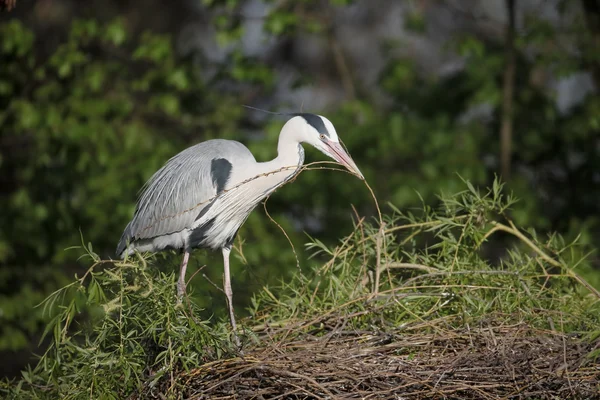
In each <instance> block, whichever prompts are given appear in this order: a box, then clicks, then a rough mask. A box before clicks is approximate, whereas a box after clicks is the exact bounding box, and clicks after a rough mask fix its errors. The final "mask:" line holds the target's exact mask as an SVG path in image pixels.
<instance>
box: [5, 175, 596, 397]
mask: <svg viewBox="0 0 600 400" xmlns="http://www.w3.org/2000/svg"><path fill="white" fill-rule="evenodd" d="M465 185H466V189H465V191H463V192H461V193H458V194H456V195H453V196H447V197H441V198H440V200H441V201H440V203H441V206H440V207H439V208H438V209H435V210H434V209H431V208H428V207H426V206H424V207H423V212H422V213H420V215H419V216H418V217H417V216H415V215H412V214H405V213H402V212H400V211H399V210H397V209H394V208H393V207H392V210H393V213H392V214H391V215H387V216H381V217H380V218H379V219H378V220H375V221H372V222H369V221H366V220H364V219H358V218H357V221H356V224H355V229H354V231H353V232H352V233H351V234H350V235H349V236H347V237H346V238H343V239H342V240H340V242H339V244H338V245H337V246H335V247H328V246H326V245H324V244H323V243H321V242H319V241H318V240H313V241H312V242H311V243H309V244H308V245H307V250H308V251H310V252H312V253H313V254H314V256H315V257H320V259H323V263H322V266H321V267H319V268H315V269H313V270H310V271H305V272H303V273H302V272H298V273H297V274H296V275H295V276H294V277H293V278H292V279H291V280H289V281H285V282H281V284H280V285H279V286H278V287H274V288H267V287H266V288H264V289H263V290H261V291H260V292H259V293H257V294H256V295H255V296H254V298H253V299H252V304H251V305H250V307H249V311H250V317H248V318H246V319H245V320H243V321H242V323H241V325H242V331H241V332H240V336H241V338H242V341H243V348H242V352H243V353H240V352H239V349H236V348H235V347H234V346H233V345H232V343H233V342H232V340H231V337H230V335H231V333H230V331H229V326H228V324H226V323H224V322H220V321H207V320H201V319H199V318H198V317H197V315H199V314H200V311H201V310H200V309H199V308H198V307H197V305H195V303H194V302H193V301H190V300H189V299H188V300H187V301H184V303H183V304H179V305H177V304H176V300H175V281H176V273H175V272H172V273H162V272H160V271H159V269H158V268H156V267H155V266H153V265H151V264H150V263H149V261H151V260H152V259H149V258H148V257H145V256H141V255H137V256H135V257H132V258H130V259H128V260H125V261H123V262H114V261H106V260H100V259H99V258H98V257H97V256H96V255H95V254H94V252H93V250H92V248H91V245H90V246H88V247H87V249H86V255H87V256H88V257H90V260H91V264H92V266H91V267H90V269H89V270H88V271H87V273H86V274H85V275H84V276H82V277H81V278H80V279H77V280H76V281H74V282H73V283H72V284H70V285H68V286H67V287H65V288H63V289H61V290H59V291H57V292H55V293H54V294H52V295H51V296H50V297H49V298H48V299H47V300H46V301H45V302H44V304H43V305H42V306H43V307H45V308H46V309H47V310H48V312H54V313H55V316H54V319H53V320H52V322H51V323H50V324H49V325H48V328H47V334H48V335H52V339H53V340H52V345H51V346H50V348H49V349H48V351H47V352H46V353H45V354H44V355H42V356H41V358H40V362H39V364H38V365H37V366H36V367H35V368H32V369H30V370H28V371H24V372H23V378H22V379H21V380H19V381H16V382H4V383H2V385H1V386H0V390H2V391H3V392H4V393H5V395H6V396H7V397H9V398H19V399H46V398H63V399H80V398H94V399H95V398H115V399H117V398H118V399H122V398H154V397H156V398H188V397H198V398H202V396H204V397H205V398H219V397H227V396H232V395H234V394H235V395H236V396H238V397H240V398H246V397H248V398H252V397H254V396H258V395H259V394H260V395H261V396H263V397H264V398H276V397H277V396H280V397H286V398H335V397H336V396H342V395H345V396H351V395H353V394H357V393H362V394H361V396H363V397H365V396H371V397H373V398H387V396H390V395H391V394H392V393H401V394H402V395H404V396H406V397H405V398H431V397H435V396H438V397H446V398H506V397H510V396H516V397H519V396H520V397H529V398H550V397H544V396H546V394H544V393H547V394H548V393H549V396H552V395H554V396H559V397H564V396H565V395H566V396H567V397H571V398H588V397H589V396H590V393H594V391H597V390H598V389H600V387H599V386H598V383H597V382H598V379H600V368H599V367H598V358H599V356H600V342H599V341H598V338H599V337H600V328H598V327H599V326H600V301H599V300H600V293H599V292H598V290H597V288H594V287H592V286H591V285H589V284H588V283H587V282H586V281H585V279H583V278H582V277H580V276H579V275H578V266H580V265H581V264H582V263H583V262H585V256H586V251H587V250H586V249H585V248H583V247H582V246H580V245H579V244H578V242H577V241H574V242H565V241H564V239H563V238H562V237H561V236H560V235H557V234H554V235H550V236H544V237H540V235H538V234H537V233H536V232H534V231H525V230H522V229H519V228H517V227H516V226H515V225H514V224H513V223H512V222H511V220H510V218H509V217H508V215H509V212H510V207H512V206H513V205H514V203H515V201H514V199H512V198H511V197H510V196H506V195H505V194H503V193H502V187H501V185H500V184H498V183H495V184H494V186H493V187H492V188H491V189H489V190H487V191H486V192H484V193H480V191H479V190H477V189H476V188H474V187H472V186H471V185H470V184H469V183H468V182H466V183H465ZM532 338H533V339H532ZM515 348H518V349H520V350H519V351H520V352H521V353H522V352H525V355H524V357H525V358H523V357H517V356H516V355H515V354H512V355H510V354H509V353H510V350H511V349H515ZM549 349H550V350H549ZM500 350H501V351H500ZM548 351H554V353H552V357H550V356H549V355H548V354H549V353H548ZM499 353H502V354H503V355H502V357H500V356H499V355H498V354H499ZM513 353H514V351H513ZM468 354H470V356H468V357H467V355H468ZM519 354H520V353H519ZM316 355H319V357H320V358H319V359H320V360H321V361H319V362H318V363H316V362H315V357H316ZM469 357H470V358H469ZM498 357H500V358H498ZM527 357H529V358H527ZM532 357H533V358H532ZM286 360H287V361H286ZM290 360H291V361H290ZM490 360H494V362H492V363H490ZM523 360H529V361H527V363H528V364H527V363H526V364H524V362H525V361H523ZM532 360H533V361H532ZM535 360H538V361H535ZM556 360H559V361H560V362H559V361H556ZM292 361H293V362H292ZM450 361H451V364H448V363H449V362H450ZM499 361H501V363H500V364H501V365H503V366H504V367H502V368H504V369H502V368H500V369H498V368H499V367H498V366H497V365H496V364H498V362H499ZM394 363H398V364H397V366H396V367H394V368H391V369H390V365H396V364H394ZM524 365H530V366H531V368H525V367H523V366H524ZM403 366H404V367H403ZM406 366H410V368H405V367H406ZM443 366H445V369H443V370H440V368H441V367H443ZM474 366H476V367H477V368H474ZM342 367H343V368H345V369H343V370H340V368H342ZM461 368H462V369H461ZM561 368H562V369H561ZM336 371H337V376H336ZM449 371H451V372H452V373H450V372H449ZM456 371H463V372H464V374H465V376H464V378H460V377H457V375H456ZM510 371H512V372H510ZM536 371H537V372H536ZM540 371H545V372H544V373H545V374H546V375H544V377H543V378H536V376H537V375H536V374H540V373H541V372H540ZM561 371H562V372H561ZM565 371H566V372H565ZM561 373H562V375H560V374H561ZM511 374H512V375H511ZM365 376H369V377H370V378H369V379H366V378H365ZM461 376H462V375H461ZM504 378H506V379H504ZM534 378H535V379H534ZM503 379H504V380H503ZM486 380H487V381H486ZM544 385H545V386H544ZM540 387H541V388H542V389H543V390H542V389H539V388H540ZM482 388H487V389H485V390H483V389H482ZM482 390H483V392H482ZM540 390H541V391H540ZM544 391H545V392H544ZM244 393H246V394H244ZM261 393H262V394H261ZM482 393H486V394H485V396H483V395H482ZM419 396H421V397H419ZM482 396H483V397H482ZM486 396H487V397H486ZM578 396H581V397H578Z"/></svg>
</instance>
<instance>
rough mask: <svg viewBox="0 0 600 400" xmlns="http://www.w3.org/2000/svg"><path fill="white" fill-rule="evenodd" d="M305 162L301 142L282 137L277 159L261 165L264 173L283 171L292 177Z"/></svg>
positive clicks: (278, 146)
mask: <svg viewBox="0 0 600 400" xmlns="http://www.w3.org/2000/svg"><path fill="white" fill-rule="evenodd" d="M303 162H304V149H303V148H302V145H301V144H300V142H299V141H297V140H289V138H286V137H285V136H280V138H279V143H278V144H277V157H275V158H274V159H272V160H271V161H267V162H263V163H260V164H261V167H262V168H261V169H262V170H263V172H264V173H269V172H279V171H281V172H289V174H290V175H291V174H293V173H294V172H295V171H296V170H297V169H298V167H299V165H301V164H302V163H303Z"/></svg>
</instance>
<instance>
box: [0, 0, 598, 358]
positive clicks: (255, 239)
mask: <svg viewBox="0 0 600 400" xmlns="http://www.w3.org/2000/svg"><path fill="white" fill-rule="evenodd" d="M353 3H354V2H353V1H352V0H331V1H316V0H303V1H283V2H274V1H270V2H268V6H269V7H268V9H267V12H266V15H265V16H264V19H263V18H262V16H260V17H261V18H260V20H261V21H263V22H264V26H263V31H264V32H263V34H264V39H265V41H268V42H269V43H279V41H280V42H281V43H286V46H288V45H289V46H295V44H294V43H296V42H302V41H303V39H305V38H306V36H307V35H310V38H311V39H312V40H315V42H318V43H324V44H325V45H326V46H328V47H324V53H323V54H324V55H325V56H326V57H327V59H326V61H327V64H328V68H327V69H326V70H324V71H323V72H322V74H321V75H319V74H317V73H316V72H315V69H311V68H308V67H307V66H306V65H305V64H304V63H296V62H294V64H293V65H290V64H289V60H288V59H287V56H281V58H278V57H279V56H278V55H277V54H270V55H269V56H268V57H264V56H263V55H262V54H261V55H258V56H254V55H252V56H250V55H248V54H246V53H245V52H244V50H243V45H242V43H241V40H240V39H241V38H242V37H243V35H244V34H245V33H246V32H245V29H246V27H247V26H248V24H247V22H248V21H250V19H252V18H254V19H256V18H255V17H256V16H254V15H246V14H245V10H246V7H245V5H246V4H247V1H245V0H203V1H202V4H204V5H205V7H207V10H208V11H209V12H210V13H212V14H211V15H212V19H211V21H210V22H211V23H212V25H213V28H214V29H215V31H216V37H217V40H218V44H220V45H221V46H222V47H223V48H222V49H221V50H222V51H223V54H224V55H225V56H224V58H223V60H222V61H211V60H209V59H207V58H206V57H204V56H205V54H202V52H201V51H198V53H196V54H193V55H192V56H190V57H180V56H178V55H177V54H176V51H175V48H174V45H173V38H172V37H170V36H168V35H158V34H153V33H149V32H146V33H143V34H141V35H132V34H131V32H129V31H128V27H129V26H131V24H129V21H127V20H126V19H123V18H118V19H116V20H113V21H108V22H107V21H101V20H99V19H98V20H76V21H73V22H72V23H69V24H65V28H64V30H65V31H64V32H63V34H62V35H60V37H61V38H62V39H61V40H60V41H59V43H58V45H57V46H56V47H53V46H54V44H52V45H50V44H49V43H52V41H47V40H45V37H44V34H40V33H34V30H31V29H28V28H26V27H25V26H24V25H23V24H22V23H19V22H17V21H15V20H12V21H8V22H2V24H1V25H0V58H1V59H2V63H1V65H0V144H1V146H2V152H1V154H0V183H1V184H2V185H0V186H1V187H2V188H1V189H0V191H1V193H2V196H0V207H1V208H2V210H3V212H2V213H1V214H0V227H1V229H0V271H1V272H0V275H1V276H0V278H1V279H0V293H2V297H1V298H0V300H1V303H2V308H1V312H0V350H3V349H4V350H6V349H11V350H13V349H19V348H22V347H24V346H25V344H26V343H27V342H29V341H31V340H34V341H37V336H38V335H39V332H40V331H41V330H42V329H43V326H44V324H45V319H44V317H43V316H42V315H41V313H40V312H39V309H34V308H33V305H34V304H37V303H38V302H39V301H41V299H42V298H43V297H44V296H45V295H46V294H47V293H49V292H51V291H52V290H54V289H55V288H56V287H58V286H60V285H63V284H64V282H65V279H66V278H65V275H67V276H72V275H73V274H74V273H79V274H81V272H82V271H83V268H84V267H83V265H82V264H81V262H78V261H77V254H76V252H73V251H64V249H65V248H69V247H71V246H73V245H74V244H76V243H79V241H80V233H81V234H83V236H84V237H85V238H86V240H89V241H91V242H93V243H94V246H95V249H96V252H97V253H98V254H100V255H101V256H102V258H107V257H109V256H113V254H112V252H113V249H114V246H115V243H116V242H117V241H118V238H119V235H120V234H121V232H122V229H123V227H124V226H125V224H126V223H127V221H128V220H129V218H130V217H131V215H132V213H133V210H134V202H135V195H136V193H137V191H138V190H139V188H140V187H142V185H143V183H144V182H145V181H146V180H147V179H148V178H149V177H150V176H151V174H152V173H153V172H154V171H156V170H157V169H158V168H159V167H160V166H161V165H162V164H163V163H164V162H165V161H166V160H167V159H168V158H169V157H171V156H172V155H174V154H175V153H177V152H178V151H179V150H181V149H183V148H184V147H186V146H188V145H191V144H193V143H197V142H199V141H202V140H205V139H209V138H215V137H223V138H235V139H236V140H242V141H244V142H246V144H248V146H249V147H250V148H251V150H252V151H253V153H254V154H255V155H256V158H257V159H258V160H260V161H264V160H267V159H269V158H271V157H273V156H275V151H276V141H277V134H278V132H279V129H280V127H281V125H282V121H281V120H277V119H276V118H270V119H269V121H270V122H268V123H267V124H266V125H264V126H263V125H261V124H256V123H254V122H252V120H251V118H249V116H248V113H247V111H246V110H244V109H243V108H241V104H243V103H249V104H255V103H256V102H262V101H264V100H266V101H267V102H268V101H269V99H270V98H271V97H272V94H273V91H274V89H275V88H277V90H280V85H279V81H280V80H282V78H284V75H283V74H282V73H281V71H282V70H286V71H287V70H288V69H291V70H293V71H294V72H295V73H296V74H297V75H298V80H297V81H296V82H294V85H295V86H302V85H315V86H316V85H320V84H321V82H322V80H323V79H327V80H333V81H335V80H336V79H338V78H339V77H346V78H347V79H348V80H349V81H350V83H351V85H353V86H354V88H355V93H354V94H352V95H350V93H348V100H346V101H342V102H341V103H340V104H339V105H336V106H335V107H333V106H332V107H331V108H330V109H328V110H315V109H311V104H312V100H313V99H310V98H303V99H302V100H303V101H304V104H305V109H306V110H307V111H313V112H318V113H320V114H323V115H326V116H327V117H328V118H329V119H331V120H332V122H333V123H334V125H335V126H336V129H337V132H338V133H339V134H340V137H341V138H342V139H343V140H344V142H345V144H346V145H347V147H348V149H349V151H350V153H351V154H352V156H353V158H354V159H355V161H356V162H357V165H358V166H359V167H360V168H361V170H362V171H363V173H364V174H365V176H366V177H367V181H368V182H369V184H370V185H371V186H372V188H373V190H374V192H375V193H376V195H377V197H378V198H379V199H380V201H381V202H382V204H386V203H387V202H391V203H392V204H394V205H395V206H396V207H397V208H398V209H401V210H403V212H404V213H413V214H414V218H417V217H422V216H424V217H427V215H428V214H427V213H428V212H429V211H427V212H423V211H422V210H421V206H422V204H427V205H428V206H429V207H431V209H434V210H435V209H438V208H439V207H444V206H445V203H444V202H443V201H442V200H441V199H439V198H438V193H440V192H442V193H456V192H457V191H459V190H461V189H462V188H463V183H462V181H461V177H462V178H464V179H466V180H468V181H470V182H472V184H473V185H475V186H478V185H491V184H492V181H493V178H494V175H495V173H497V172H498V160H499V138H498V132H499V121H500V112H501V100H502V99H501V93H502V74H503V72H504V62H505V61H504V49H503V43H502V42H501V41H496V40H495V39H492V38H487V39H486V38H485V37H484V36H483V35H477V36H474V35H472V34H465V33H462V32H458V33H457V34H456V35H455V36H453V37H450V38H448V39H449V40H448V41H447V42H446V43H447V45H446V49H447V50H448V51H450V52H451V53H456V54H458V55H460V56H462V57H463V62H464V68H463V69H460V70H458V71H457V72H454V73H449V74H444V75H439V76H438V75H435V76H434V75H429V74H428V73H426V72H423V71H428V70H429V69H426V68H425V69H424V68H422V66H421V65H418V63H417V62H416V61H415V60H414V59H410V58H408V57H407V56H406V54H408V53H407V52H406V51H405V50H406V48H405V45H406V43H404V42H402V41H400V40H398V41H394V40H395V39H394V38H389V39H385V40H383V39H382V40H381V41H380V42H374V43H372V46H373V48H381V55H382V56H383V57H384V62H385V65H384V68H383V69H382V70H381V72H380V74H379V77H378V80H377V81H376V82H375V83H374V84H373V85H367V84H365V83H364V82H360V80H359V79H356V76H354V75H353V73H354V72H355V66H354V64H353V60H352V57H350V56H348V54H345V53H346V47H345V46H346V44H345V42H344V41H343V39H344V38H341V37H336V34H337V33H338V31H337V29H336V27H337V25H336V24H338V23H339V21H333V20H332V19H331V16H333V15H336V12H337V11H340V10H343V11H348V10H346V9H344V8H345V7H349V6H353ZM566 3H572V2H566V1H564V2H561V4H562V6H561V7H562V8H559V9H557V12H558V13H559V14H560V15H561V17H562V19H561V29H556V28H554V27H553V26H552V25H551V24H549V23H548V21H545V20H544V19H543V16H540V15H536V14H528V15H523V16H522V17H523V18H522V19H521V18H520V20H522V21H523V24H522V27H521V28H520V29H519V32H518V34H517V37H516V45H517V68H516V74H517V75H516V85H515V104H514V118H515V119H514V135H513V157H512V160H513V168H512V169H513V178H512V180H511V181H510V182H509V185H510V189H511V190H512V191H513V192H514V193H515V195H516V197H518V198H519V199H521V201H520V202H519V203H518V206H516V207H515V208H513V209H511V210H509V211H507V218H510V219H511V220H512V221H514V222H515V224H516V225H518V226H530V227H532V229H535V232H537V234H538V235H540V237H542V236H543V235H544V233H545V232H548V231H550V230H556V231H558V232H561V233H562V234H563V235H564V237H565V238H567V239H568V241H573V240H575V239H576V238H578V243H583V244H585V245H587V246H591V247H594V248H595V247H596V246H597V243H596V240H595V237H597V233H598V231H599V225H598V221H599V220H598V219H597V218H596V217H595V216H596V215H598V213H599V211H600V209H599V207H598V201H597V199H598V198H599V195H600V186H599V185H598V182H597V179H596V178H597V176H596V175H597V171H598V170H599V169H600V165H599V162H600V161H599V160H600V158H599V157H598V154H597V153H598V150H597V146H596V138H597V137H598V133H599V131H600V119H599V118H598V115H600V113H599V112H600V101H599V97H598V94H597V93H594V92H590V93H589V94H587V95H586V96H585V97H584V98H583V99H582V101H581V103H579V104H577V105H576V106H575V107H572V108H569V109H566V110H562V109H560V108H559V107H558V106H557V103H556V101H555V100H556V99H555V97H554V94H553V93H552V92H551V91H550V90H549V89H548V87H549V83H550V81H551V80H553V79H554V77H570V76H573V75H574V74H579V73H582V72H586V71H588V70H589V69H590V68H593V67H594V66H595V65H597V60H598V57H599V54H600V52H599V51H598V48H597V42H595V41H594V38H593V36H592V35H591V34H590V32H589V29H588V28H587V24H586V23H585V20H584V18H585V15H583V14H581V13H577V12H573V10H572V9H571V8H569V7H567V6H566V5H565V4H566ZM390 4H391V3H390ZM436 6H437V5H434V6H432V7H436ZM427 19H428V14H427V13H426V12H424V11H423V10H421V9H417V8H414V9H412V11H411V12H410V13H409V14H408V15H407V18H406V19H405V20H404V21H400V22H399V23H402V22H403V23H404V26H405V28H406V29H409V30H410V31H411V34H415V35H416V34H420V33H421V34H424V35H425V34H428V32H427V31H428V25H427V23H428V20H427ZM254 22H256V21H254ZM177 26H180V24H177ZM457 26H458V24H457ZM565 32H568V38H567V42H568V43H569V45H568V46H566V47H568V49H567V50H568V51H567V50H565V46H564V43H565V40H564V39H565V36H564V35H565ZM182 35H183V33H182ZM301 35H302V36H301ZM350 39H352V38H350ZM399 39H400V38H399ZM334 44H337V45H339V49H340V52H339V53H337V52H336V51H335V49H334V48H333V47H331V46H333V45H334ZM294 49H295V47H294V48H293V49H292V50H294ZM402 54H404V56H402ZM525 55H526V56H525ZM340 58H341V59H342V61H344V62H343V63H342V64H345V65H346V66H347V68H348V70H349V75H347V74H346V73H345V72H344V70H343V69H341V68H340V65H341V64H340V63H339V59H340ZM294 60H295V59H294ZM295 61H297V60H295ZM286 62H287V64H286ZM282 66H284V67H285V68H282ZM213 72H215V73H214V75H213ZM334 83H335V82H334ZM381 95H382V96H383V97H384V98H385V101H380V99H381ZM255 105H256V104H255ZM279 106H281V107H282V108H286V107H285V106H286V105H277V107H279ZM482 110H483V111H482ZM249 131H251V132H252V133H254V132H256V131H260V132H263V135H261V136H260V137H259V140H254V136H253V135H248V136H244V134H245V133H246V132H249ZM317 159H318V160H321V159H322V155H321V154H318V153H317V152H316V151H314V150H312V149H307V161H309V162H310V161H314V160H317ZM347 178H348V179H347ZM332 194H333V195H332ZM352 205H354V206H355V208H356V210H357V213H358V215H361V216H362V215H366V216H371V215H374V213H375V212H376V210H375V206H374V203H373V200H372V198H371V196H370V194H369V191H368V190H367V189H366V188H365V187H364V186H362V184H361V183H360V182H359V181H358V180H355V179H351V178H349V177H348V176H346V175H343V174H339V173H334V172H331V171H306V172H303V173H302V174H301V175H300V176H299V177H298V179H296V181H295V182H294V183H293V184H292V185H287V186H285V187H284V188H282V189H281V190H279V191H278V192H277V193H276V194H275V195H273V196H272V197H271V198H270V199H269V201H268V203H267V209H268V210H269V213H270V214H271V215H272V216H273V218H274V219H275V220H276V221H277V222H278V223H279V224H281V225H282V226H283V228H284V229H285V230H286V232H287V233H288V235H289V236H290V238H291V241H292V243H293V244H294V245H295V246H296V249H297V250H298V249H300V243H302V240H303V238H304V237H305V234H304V231H306V232H307V233H308V234H309V235H311V236H314V237H315V238H318V239H319V240H320V241H322V243H323V245H324V246H325V247H327V248H329V247H332V246H333V244H334V243H336V241H337V240H338V238H339V237H342V236H344V235H346V234H347V232H349V231H351V230H352V228H353V227H352V224H351V222H350V221H351V220H350V218H349V215H353V214H354V211H353V209H352ZM387 210H388V212H389V210H392V208H391V207H390V208H388V209H387ZM309 220H310V221H314V220H316V221H318V223H317V224H308V223H305V221H309ZM239 238H240V239H239V241H238V242H236V249H237V250H238V251H237V252H236V253H235V256H236V257H235V260H234V262H233V265H232V270H233V271H232V273H233V277H234V278H233V283H234V292H235V293H236V296H235V303H236V306H237V309H238V311H239V312H243V307H242V306H246V305H247V304H248V303H249V299H250V297H251V296H252V295H253V293H254V292H255V291H256V290H258V289H259V288H260V287H261V286H262V285H263V284H268V285H271V286H272V285H273V284H274V282H277V280H278V279H280V278H281V277H282V276H283V277H284V278H283V279H286V281H287V279H288V278H289V276H290V275H291V274H292V273H293V272H295V271H296V270H295V268H294V265H295V264H296V260H295V258H294V253H293V252H292V251H291V249H290V248H289V244H288V242H287V239H286V238H285V237H284V236H283V235H282V234H281V231H280V230H279V228H278V227H277V226H275V225H274V224H272V223H271V222H270V221H269V220H268V219H267V217H266V216H265V215H264V212H263V211H262V210H260V207H259V210H257V211H256V212H254V213H253V214H252V215H251V216H250V218H249V219H248V221H247V223H246V224H245V225H244V227H243V228H242V230H241V231H240V236H239ZM490 239H491V240H492V241H494V243H492V244H490V245H489V248H490V249H492V248H494V246H495V245H496V242H497V243H499V245H500V246H502V245H503V244H504V238H503V237H498V236H496V235H493V236H492V237H491V238H490ZM567 239H565V240H567ZM244 243H245V244H247V245H246V246H241V245H242V244H244ZM423 243H426V242H418V243H416V244H415V246H417V245H422V244H423ZM484 248H486V247H484ZM490 251H491V250H490ZM569 252H574V253H575V254H576V255H577V256H583V255H584V254H583V253H582V250H580V249H579V248H578V247H571V248H570V249H569ZM297 253H298V257H299V259H300V265H301V266H302V268H303V269H305V270H310V269H311V268H316V267H317V266H318V259H311V260H306V255H305V252H303V251H299V250H298V251H297ZM505 255H506V254H504V253H503V254H500V255H498V258H502V257H503V256H505ZM157 258H158V259H159V260H161V261H160V265H161V268H162V270H163V271H165V272H171V271H174V270H176V269H177V264H178V263H179V261H180V260H179V259H178V258H177V257H176V256H173V255H171V254H166V255H159V256H157ZM597 264H598V261H597V258H594V257H588V258H584V259H582V261H581V262H579V263H577V264H576V265H577V272H578V273H580V274H581V275H583V276H585V277H586V278H587V279H588V280H589V281H590V282H591V283H593V284H594V285H595V287H600V278H598V274H597ZM205 265H206V266H207V268H205V269H203V270H202V272H203V273H206V275H207V276H208V277H209V278H210V279H211V280H212V281H214V282H220V280H221V259H220V256H218V255H206V254H205V253H204V252H196V253H195V254H194V257H193V259H192V261H191V265H190V269H191V271H190V275H192V274H193V273H194V272H196V271H197V270H198V269H200V268H202V267H203V266H205ZM201 275H202V274H197V275H196V277H195V278H194V279H193V281H192V283H191V284H190V287H191V288H194V294H195V295H196V296H197V298H196V299H195V301H196V302H197V304H198V306H199V307H200V308H201V309H203V310H204V311H199V312H200V314H201V318H208V317H209V316H211V315H213V314H214V315H216V316H220V315H223V314H222V307H223V306H224V304H225V302H224V299H223V297H222V294H221V293H219V292H218V291H216V290H215V289H214V288H213V287H212V286H211V285H210V284H207V283H206V282H205V281H204V280H203V279H202V276H201Z"/></svg>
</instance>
